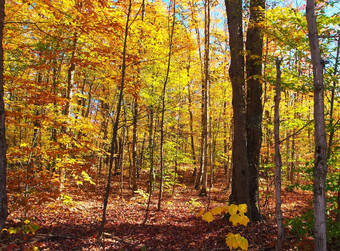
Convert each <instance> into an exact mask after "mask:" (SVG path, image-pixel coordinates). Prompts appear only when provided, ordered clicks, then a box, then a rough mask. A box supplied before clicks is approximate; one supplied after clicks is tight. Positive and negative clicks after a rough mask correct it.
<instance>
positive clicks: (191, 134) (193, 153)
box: [187, 54, 197, 177]
mask: <svg viewBox="0 0 340 251" xmlns="http://www.w3.org/2000/svg"><path fill="white" fill-rule="evenodd" d="M190 62H191V57H190V54H189V65H188V67H187V74H188V78H190ZM190 84H191V83H190V82H189V83H188V85H187V87H188V111H189V128H190V145H191V152H192V159H193V164H194V173H193V176H194V177H195V176H196V173H197V166H196V164H197V163H196V153H195V141H194V115H193V112H192V100H191V86H190Z"/></svg>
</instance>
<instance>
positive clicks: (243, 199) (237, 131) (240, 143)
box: [225, 0, 249, 205]
mask: <svg viewBox="0 0 340 251" xmlns="http://www.w3.org/2000/svg"><path fill="white" fill-rule="evenodd" d="M225 5H226V10H227V17H228V30H229V45H230V60H231V62H230V68H229V77H230V80H231V85H232V89H233V94H232V96H233V101H232V104H233V112H234V127H233V128H234V138H233V146H232V159H233V180H232V194H231V201H233V202H235V203H237V204H247V205H249V187H248V186H245V184H248V158H247V154H246V153H247V125H246V97H245V88H246V86H245V76H244V50H243V28H242V0H226V1H225Z"/></svg>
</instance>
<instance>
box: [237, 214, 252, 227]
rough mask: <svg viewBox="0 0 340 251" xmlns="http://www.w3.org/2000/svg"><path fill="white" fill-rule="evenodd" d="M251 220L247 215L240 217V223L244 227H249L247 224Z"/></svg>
mask: <svg viewBox="0 0 340 251" xmlns="http://www.w3.org/2000/svg"><path fill="white" fill-rule="evenodd" d="M249 221H250V220H249V218H248V217H247V216H246V215H241V216H240V219H239V223H240V224H242V225H244V226H247V224H248V223H249Z"/></svg>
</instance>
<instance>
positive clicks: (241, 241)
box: [197, 204, 249, 250]
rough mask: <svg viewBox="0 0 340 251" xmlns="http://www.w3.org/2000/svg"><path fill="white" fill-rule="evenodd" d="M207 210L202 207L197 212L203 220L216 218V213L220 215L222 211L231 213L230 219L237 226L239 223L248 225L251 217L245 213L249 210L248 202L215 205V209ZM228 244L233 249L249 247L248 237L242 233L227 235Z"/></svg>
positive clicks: (209, 220)
mask: <svg viewBox="0 0 340 251" xmlns="http://www.w3.org/2000/svg"><path fill="white" fill-rule="evenodd" d="M204 212H205V210H204V209H202V210H200V211H199V213H198V214H197V217H202V220H204V221H207V222H211V221H213V220H214V215H219V214H222V213H225V214H226V213H229V214H230V218H229V221H230V222H232V224H233V226H237V225H238V224H242V225H244V226H247V224H248V223H249V218H248V217H247V216H246V215H245V213H246V212H247V205H246V204H240V205H235V204H231V205H228V206H223V207H214V208H213V209H211V210H209V211H207V212H206V213H204ZM226 244H227V246H228V247H229V248H230V250H232V249H237V248H241V249H242V250H247V249H248V241H247V239H246V238H244V237H243V236H241V235H240V234H235V235H234V234H232V233H229V234H228V235H227V237H226Z"/></svg>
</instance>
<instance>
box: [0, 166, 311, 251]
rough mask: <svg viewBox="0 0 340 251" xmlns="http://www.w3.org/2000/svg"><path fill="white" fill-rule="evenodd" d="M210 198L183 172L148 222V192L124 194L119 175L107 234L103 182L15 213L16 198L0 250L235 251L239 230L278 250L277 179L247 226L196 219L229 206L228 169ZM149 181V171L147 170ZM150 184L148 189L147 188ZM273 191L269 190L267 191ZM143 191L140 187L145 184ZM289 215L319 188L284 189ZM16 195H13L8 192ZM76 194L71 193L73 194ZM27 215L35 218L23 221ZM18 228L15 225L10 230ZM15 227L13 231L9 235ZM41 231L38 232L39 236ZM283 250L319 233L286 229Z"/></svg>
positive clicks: (257, 244) (253, 246)
mask: <svg viewBox="0 0 340 251" xmlns="http://www.w3.org/2000/svg"><path fill="white" fill-rule="evenodd" d="M216 177H217V178H216V180H215V183H214V187H213V188H212V189H210V192H209V194H210V195H209V196H208V197H200V196H198V194H199V191H197V190H195V189H193V185H192V184H193V177H192V173H191V171H190V172H189V171H185V170H183V171H182V172H181V175H180V177H179V181H180V183H181V185H177V186H176V188H175V192H174V193H171V192H172V188H171V189H169V190H170V191H166V190H165V191H164V196H163V201H162V207H161V210H160V211H157V210H156V209H157V202H158V190H157V189H156V191H155V194H154V195H153V196H152V200H151V206H150V212H149V215H148V220H147V222H146V224H145V225H143V224H142V223H143V221H144V218H145V212H146V205H147V197H148V196H147V194H144V193H143V192H140V193H137V194H134V195H132V194H131V190H128V189H126V190H124V191H123V199H122V198H121V197H120V193H119V183H118V181H119V178H120V177H119V176H114V178H113V186H112V193H111V195H110V199H109V204H108V208H107V222H106V225H105V234H104V239H103V240H102V241H101V242H100V243H98V242H96V236H97V232H98V229H99V225H100V221H101V217H102V201H103V196H102V194H103V191H104V184H105V182H104V181H103V182H102V184H101V185H99V184H97V185H96V186H94V185H93V186H91V187H90V188H89V187H87V188H81V187H78V188H76V189H73V190H72V189H71V188H70V187H69V188H68V190H67V191H68V196H69V198H68V200H65V199H64V201H60V200H58V201H54V202H50V203H48V204H42V205H40V206H38V207H35V208H33V209H31V210H30V211H29V212H24V211H22V210H19V207H17V209H16V210H13V211H11V208H14V207H15V205H14V204H13V203H15V202H14V201H13V200H10V201H9V208H10V215H9V217H8V221H7V223H6V225H5V228H6V229H7V230H8V231H3V232H2V233H1V239H0V249H1V250H117V249H120V250H229V249H228V248H227V246H226V243H225V237H226V235H227V234H228V233H229V232H231V233H240V234H241V235H242V236H244V237H246V238H247V239H248V242H249V250H274V245H275V239H276V224H275V201H274V196H273V194H274V193H273V185H272V184H271V185H270V186H269V187H267V188H265V189H264V190H263V191H261V213H262V214H263V216H264V219H265V220H263V221H261V222H258V223H256V224H248V226H247V227H244V226H237V227H233V226H232V225H231V223H229V222H228V221H227V219H226V218H223V217H217V218H216V219H215V220H214V221H212V222H210V223H207V222H205V221H203V220H202V219H201V218H197V217H196V215H197V212H198V211H199V210H200V209H201V208H204V207H206V206H207V205H208V204H209V207H210V208H212V207H216V206H221V205H226V204H227V201H228V196H229V191H227V190H226V188H225V184H226V181H225V178H224V175H223V174H220V175H216ZM141 180H144V182H143V183H147V182H146V181H147V180H148V178H147V174H146V173H144V174H141ZM144 189H145V188H144ZM267 189H269V190H267ZM140 191H141V190H140ZM282 195H283V213H284V217H289V218H291V217H293V216H299V215H301V214H302V213H304V212H305V211H306V210H307V209H308V208H310V201H311V199H312V193H311V192H306V191H301V190H298V191H290V192H288V191H287V190H286V189H283V194H282ZM9 197H11V196H9ZM71 198H72V199H71ZM24 216H26V217H27V219H29V221H28V220H27V221H26V222H23V218H24ZM10 229H11V230H12V231H9V230H10ZM9 232H11V233H9ZM33 232H34V234H33ZM286 232H287V235H286V239H285V242H284V250H312V246H311V245H312V243H313V240H312V239H308V238H305V239H301V238H299V237H297V236H292V235H291V234H290V232H289V230H288V229H287V228H286Z"/></svg>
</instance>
